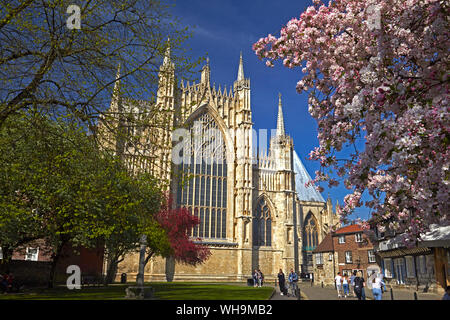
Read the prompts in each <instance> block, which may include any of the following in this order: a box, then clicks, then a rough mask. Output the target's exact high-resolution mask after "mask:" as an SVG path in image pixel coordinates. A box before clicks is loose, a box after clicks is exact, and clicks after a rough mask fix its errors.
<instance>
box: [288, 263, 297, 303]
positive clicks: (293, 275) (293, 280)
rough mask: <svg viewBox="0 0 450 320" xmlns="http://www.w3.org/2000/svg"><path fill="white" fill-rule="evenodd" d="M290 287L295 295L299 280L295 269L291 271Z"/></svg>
mask: <svg viewBox="0 0 450 320" xmlns="http://www.w3.org/2000/svg"><path fill="white" fill-rule="evenodd" d="M288 280H289V287H290V289H291V294H292V296H295V294H296V292H297V281H298V275H297V273H295V272H294V269H291V272H290V273H289V277H288Z"/></svg>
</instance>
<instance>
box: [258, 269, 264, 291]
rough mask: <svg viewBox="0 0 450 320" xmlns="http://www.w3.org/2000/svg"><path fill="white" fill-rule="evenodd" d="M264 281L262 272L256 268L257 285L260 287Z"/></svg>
mask: <svg viewBox="0 0 450 320" xmlns="http://www.w3.org/2000/svg"><path fill="white" fill-rule="evenodd" d="M263 283H264V274H263V273H262V271H261V270H260V269H258V285H259V287H260V288H261V287H262V285H263Z"/></svg>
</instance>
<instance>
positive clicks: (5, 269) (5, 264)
mask: <svg viewBox="0 0 450 320" xmlns="http://www.w3.org/2000/svg"><path fill="white" fill-rule="evenodd" d="M2 254H3V259H2V260H0V274H2V275H3V274H8V273H9V272H10V271H11V270H10V262H11V258H12V254H13V250H12V249H11V248H9V247H8V248H6V247H3V248H2Z"/></svg>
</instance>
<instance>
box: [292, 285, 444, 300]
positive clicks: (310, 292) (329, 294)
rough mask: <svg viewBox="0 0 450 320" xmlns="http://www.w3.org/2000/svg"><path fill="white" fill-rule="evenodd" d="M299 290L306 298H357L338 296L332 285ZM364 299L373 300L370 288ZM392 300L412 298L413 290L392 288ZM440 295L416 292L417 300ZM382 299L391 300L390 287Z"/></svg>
mask: <svg viewBox="0 0 450 320" xmlns="http://www.w3.org/2000/svg"><path fill="white" fill-rule="evenodd" d="M299 287H300V290H301V292H302V293H303V294H304V295H305V296H306V299H307V300H358V299H357V298H356V297H352V296H350V297H347V298H344V297H341V298H338V295H337V291H336V289H335V288H333V287H324V288H322V287H321V286H312V287H311V286H310V285H309V284H300V285H299ZM365 293H366V299H367V300H373V295H372V290H370V289H367V288H366V290H365ZM393 296H394V300H414V298H415V297H414V291H410V290H401V289H393ZM441 299H442V296H441V295H438V294H435V293H424V292H418V293H417V300H441ZM382 300H391V293H390V289H388V291H387V292H385V293H383V296H382Z"/></svg>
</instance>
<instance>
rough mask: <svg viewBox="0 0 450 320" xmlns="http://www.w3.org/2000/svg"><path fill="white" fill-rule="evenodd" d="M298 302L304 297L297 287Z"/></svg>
mask: <svg viewBox="0 0 450 320" xmlns="http://www.w3.org/2000/svg"><path fill="white" fill-rule="evenodd" d="M297 300H302V295H301V293H300V288H298V287H297Z"/></svg>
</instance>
